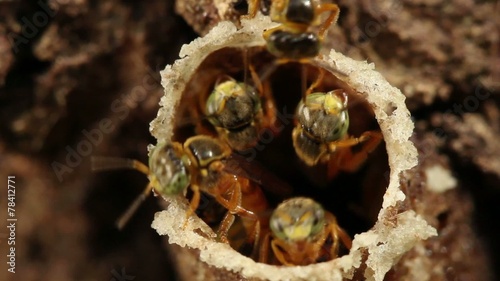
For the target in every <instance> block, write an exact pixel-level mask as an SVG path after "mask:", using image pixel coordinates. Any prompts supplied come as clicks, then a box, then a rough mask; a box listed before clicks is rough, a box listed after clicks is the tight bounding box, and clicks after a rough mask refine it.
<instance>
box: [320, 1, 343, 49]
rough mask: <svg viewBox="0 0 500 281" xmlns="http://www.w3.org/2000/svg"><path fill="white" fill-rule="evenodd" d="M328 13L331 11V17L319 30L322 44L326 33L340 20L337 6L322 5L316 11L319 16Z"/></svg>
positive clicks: (330, 4)
mask: <svg viewBox="0 0 500 281" xmlns="http://www.w3.org/2000/svg"><path fill="white" fill-rule="evenodd" d="M326 11H330V15H329V16H328V18H327V19H326V20H325V22H324V23H323V25H322V26H321V27H320V28H319V31H318V38H319V40H320V42H321V41H323V38H324V37H325V33H326V31H327V30H328V28H329V27H330V26H331V25H332V24H334V23H335V22H337V19H338V18H339V13H340V9H339V6H337V5H336V4H332V3H324V4H321V5H320V6H319V7H318V8H317V10H316V12H317V13H318V14H321V13H323V12H326Z"/></svg>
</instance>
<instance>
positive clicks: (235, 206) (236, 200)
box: [215, 181, 260, 249]
mask: <svg viewBox="0 0 500 281" xmlns="http://www.w3.org/2000/svg"><path fill="white" fill-rule="evenodd" d="M245 182H246V183H247V184H248V182H247V181H245ZM240 184H241V183H240V182H235V183H234V186H233V187H232V188H230V190H231V198H230V199H229V200H227V199H226V198H224V197H223V196H222V195H221V194H220V193H218V194H216V195H215V199H216V200H217V202H219V203H220V204H221V205H222V206H223V207H224V208H226V209H227V210H228V211H229V212H230V213H231V214H236V215H239V216H241V217H242V218H247V219H250V220H251V221H253V223H252V225H251V226H249V225H248V224H245V227H246V228H247V231H248V230H249V229H251V230H250V231H248V232H249V233H251V235H250V237H251V239H249V241H250V242H252V241H253V244H254V249H255V248H256V247H257V243H258V240H259V236H260V221H259V218H258V217H257V215H256V214H255V213H253V212H252V211H249V210H247V209H245V208H243V207H242V206H241V195H242V192H241V185H240Z"/></svg>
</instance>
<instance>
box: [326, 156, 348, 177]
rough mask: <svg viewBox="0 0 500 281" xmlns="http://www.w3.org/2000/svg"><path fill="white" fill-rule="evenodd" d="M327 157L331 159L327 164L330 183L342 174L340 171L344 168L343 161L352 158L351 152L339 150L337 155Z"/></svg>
mask: <svg viewBox="0 0 500 281" xmlns="http://www.w3.org/2000/svg"><path fill="white" fill-rule="evenodd" d="M327 155H329V157H330V159H328V164H327V179H328V180H329V181H330V180H332V179H333V178H335V176H337V174H338V173H339V172H340V169H341V168H342V160H343V159H346V158H349V157H350V155H351V150H350V149H339V150H337V151H336V152H335V153H332V154H327Z"/></svg>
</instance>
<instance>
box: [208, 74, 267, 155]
mask: <svg viewBox="0 0 500 281" xmlns="http://www.w3.org/2000/svg"><path fill="white" fill-rule="evenodd" d="M249 68H250V73H251V75H252V79H253V81H254V84H255V87H252V86H251V85H249V84H248V83H246V75H245V82H238V81H236V80H235V79H233V78H231V77H229V76H227V75H226V76H225V77H221V78H219V80H218V81H217V83H216V85H215V87H214V89H213V91H212V93H211V94H210V95H209V96H208V98H207V100H206V104H205V112H206V116H207V117H208V120H209V121H210V123H211V124H212V125H213V126H214V127H215V128H216V130H217V132H218V134H219V136H220V137H221V138H222V139H223V140H225V141H226V142H228V143H229V145H230V146H231V148H233V149H234V150H237V151H243V150H245V149H249V148H251V147H254V146H255V145H256V144H257V142H258V139H259V136H260V134H261V133H262V131H263V129H264V128H273V127H274V126H272V125H273V124H274V122H275V121H276V113H275V111H276V109H275V107H274V101H273V98H272V95H271V92H270V91H271V90H270V87H269V85H268V84H267V83H266V84H265V85H263V84H262V82H261V81H260V79H259V77H258V76H257V73H256V71H255V69H254V68H253V66H252V65H249ZM245 73H246V72H245ZM261 97H264V100H265V103H264V106H263V104H262V101H261Z"/></svg>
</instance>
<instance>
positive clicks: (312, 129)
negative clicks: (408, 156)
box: [292, 89, 382, 179]
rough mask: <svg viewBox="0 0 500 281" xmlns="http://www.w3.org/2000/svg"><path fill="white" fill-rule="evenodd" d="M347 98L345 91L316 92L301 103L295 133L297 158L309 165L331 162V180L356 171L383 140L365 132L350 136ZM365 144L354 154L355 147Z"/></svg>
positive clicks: (298, 107)
mask: <svg viewBox="0 0 500 281" xmlns="http://www.w3.org/2000/svg"><path fill="white" fill-rule="evenodd" d="M347 104H348V96H347V94H346V93H345V91H344V90H342V89H337V90H334V91H330V92H326V93H325V92H314V93H311V94H308V95H307V96H306V97H305V98H304V99H303V100H301V101H300V102H299V104H298V106H297V110H296V113H295V114H296V121H297V124H296V126H295V128H294V129H293V131H292V140H293V147H294V148H295V152H296V154H297V156H298V157H299V158H300V159H301V160H302V161H303V162H304V163H305V164H306V165H308V166H315V165H316V164H318V163H328V178H330V179H331V178H333V177H334V176H335V175H336V174H337V173H338V172H339V170H342V171H348V172H354V171H356V170H357V169H358V168H359V167H360V166H361V164H363V163H364V161H365V160H366V158H367V157H368V154H369V153H371V152H372V151H373V150H375V148H376V147H377V146H378V144H379V143H380V142H381V140H382V134H381V133H380V132H379V131H365V132H364V133H363V134H361V136H359V137H352V136H350V135H349V134H348V129H349V113H348V111H347ZM358 144H362V146H361V147H360V149H359V150H358V151H356V152H353V150H352V148H353V147H354V146H356V145H358Z"/></svg>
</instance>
